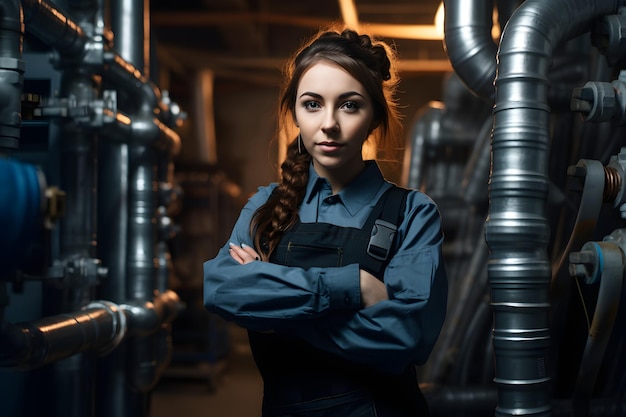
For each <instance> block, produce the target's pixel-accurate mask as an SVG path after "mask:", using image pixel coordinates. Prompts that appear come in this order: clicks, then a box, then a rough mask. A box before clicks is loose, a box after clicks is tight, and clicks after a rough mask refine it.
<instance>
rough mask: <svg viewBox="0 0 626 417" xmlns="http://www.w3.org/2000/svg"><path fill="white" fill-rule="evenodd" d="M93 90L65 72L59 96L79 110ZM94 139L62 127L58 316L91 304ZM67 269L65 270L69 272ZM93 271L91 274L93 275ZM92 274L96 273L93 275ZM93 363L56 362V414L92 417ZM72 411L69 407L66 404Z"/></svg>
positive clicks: (81, 358)
mask: <svg viewBox="0 0 626 417" xmlns="http://www.w3.org/2000/svg"><path fill="white" fill-rule="evenodd" d="M96 88H97V86H95V85H94V81H93V79H92V76H91V74H89V73H88V72H86V71H84V70H83V69H81V67H80V66H79V67H71V68H65V69H64V71H63V76H62V81H61V92H60V94H61V97H68V98H70V99H71V100H74V101H75V102H76V105H77V106H88V105H89V104H90V103H92V102H93V100H95V99H96V91H95V89H96ZM96 146H97V140H96V136H95V135H94V134H93V133H92V132H90V131H89V130H85V129H82V128H80V127H78V126H77V125H76V123H75V121H73V120H68V121H67V122H65V123H63V126H62V133H61V146H60V148H61V155H60V166H61V184H60V186H61V189H63V190H64V191H65V192H66V195H67V197H66V200H65V201H66V213H67V214H66V215H65V216H64V217H63V218H62V219H61V221H60V225H59V229H60V241H59V243H60V257H61V260H62V262H64V263H65V264H66V265H67V266H68V267H69V268H73V270H74V271H76V272H74V273H70V274H67V276H66V279H65V280H64V283H65V285H64V287H63V289H62V295H63V297H62V298H61V300H59V305H58V306H57V310H58V311H56V313H58V312H61V313H66V312H71V311H75V310H78V309H80V308H81V307H82V306H84V305H86V304H87V303H89V301H92V300H93V299H94V295H95V290H94V287H95V286H96V284H97V275H93V276H92V274H91V273H90V272H89V271H90V269H88V268H83V265H84V263H85V262H91V261H93V259H94V257H95V253H96V241H97V237H96V234H97V232H96V230H97V229H96V207H97V198H96V195H97V193H96V187H97V186H96V184H97V181H96V171H97V169H96V167H97V156H96ZM69 268H68V269H67V270H69ZM91 271H93V270H91ZM93 272H94V273H95V271H93ZM94 365H95V358H94V354H93V353H91V352H86V353H81V354H77V355H73V356H71V357H69V358H66V359H63V360H60V361H58V362H56V363H55V364H54V366H53V369H54V380H55V384H54V387H55V388H54V389H55V390H56V393H57V395H56V396H55V398H57V399H58V404H57V414H56V415H59V416H61V415H65V416H68V417H82V416H88V415H90V414H91V412H90V410H91V409H92V394H93V392H94V384H93V381H94V374H95V368H94ZM68 403H71V404H72V406H71V407H70V408H67V404H68Z"/></svg>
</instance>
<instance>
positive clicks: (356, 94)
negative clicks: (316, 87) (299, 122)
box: [300, 91, 364, 100]
mask: <svg viewBox="0 0 626 417" xmlns="http://www.w3.org/2000/svg"><path fill="white" fill-rule="evenodd" d="M304 96H310V97H314V98H317V99H321V98H322V95H321V94H318V93H314V92H312V91H305V92H304V93H302V94H300V98H302V97H304ZM352 96H359V97H363V94H361V93H359V92H356V91H348V92H345V93H342V94H339V98H340V99H342V100H343V99H346V98H348V97H352ZM363 98H364V97H363Z"/></svg>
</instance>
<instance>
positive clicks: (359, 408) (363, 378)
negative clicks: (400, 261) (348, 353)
mask: <svg viewBox="0 0 626 417" xmlns="http://www.w3.org/2000/svg"><path fill="white" fill-rule="evenodd" d="M382 200H384V198H381V201H379V203H378V204H377V206H376V208H374V210H373V211H372V214H371V215H370V218H369V219H368V220H367V221H366V224H365V225H364V227H363V229H356V228H350V227H339V226H334V225H331V224H326V223H298V224H297V225H296V226H295V227H294V228H293V229H292V230H291V231H290V232H288V233H286V234H285V235H284V236H283V238H282V240H281V242H280V244H279V246H278V247H277V249H276V250H275V251H274V254H273V255H272V257H271V261H272V262H274V263H277V264H282V265H287V266H299V267H303V268H305V269H307V268H310V267H313V266H318V267H336V266H342V265H348V264H354V263H358V264H363V263H367V262H365V261H364V259H366V258H367V257H368V256H369V255H368V254H367V249H368V243H369V242H370V234H371V230H372V226H373V225H374V221H375V220H376V218H377V217H378V215H379V213H380V212H381V211H382ZM375 275H377V276H382V272H381V273H380V274H375ZM333 314H354V313H353V312H352V313H348V312H346V313H337V312H333ZM249 336H250V345H251V348H252V352H253V355H254V358H255V361H256V363H257V366H258V368H259V371H260V373H261V376H262V377H263V382H264V398H263V416H264V417H331V416H332V417H368V416H378V417H418V416H419V417H421V416H428V415H429V413H428V407H427V405H426V402H425V400H424V398H423V396H422V393H421V392H420V389H419V386H418V383H417V379H416V375H415V369H414V367H412V366H411V367H409V368H408V369H407V370H406V371H405V372H404V373H402V374H400V375H392V374H386V373H383V372H379V371H375V370H373V369H372V368H369V367H367V366H365V365H360V364H357V363H351V362H348V361H346V360H345V359H342V358H339V357H337V356H335V355H333V354H330V353H327V352H324V351H321V350H318V349H315V348H313V347H311V346H310V345H309V344H307V343H305V342H303V341H302V340H300V339H298V338H294V337H288V336H284V335H280V334H274V333H271V334H269V333H257V332H252V331H250V332H249Z"/></svg>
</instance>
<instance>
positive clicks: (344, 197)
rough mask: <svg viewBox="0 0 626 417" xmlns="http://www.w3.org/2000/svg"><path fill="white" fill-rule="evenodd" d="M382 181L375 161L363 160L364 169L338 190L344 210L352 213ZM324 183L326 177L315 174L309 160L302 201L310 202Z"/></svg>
mask: <svg viewBox="0 0 626 417" xmlns="http://www.w3.org/2000/svg"><path fill="white" fill-rule="evenodd" d="M384 182H385V178H384V177H383V174H382V172H381V171H380V168H379V167H378V164H377V163H376V161H365V169H364V170H363V171H362V172H361V173H360V174H359V175H358V176H357V177H356V178H355V179H354V180H353V181H352V182H350V184H348V185H347V186H346V187H345V188H344V189H343V190H341V191H339V193H338V195H339V197H340V198H341V201H342V202H343V204H344V206H345V207H346V210H348V212H349V213H350V214H354V213H356V212H357V211H358V210H359V209H361V208H362V207H363V206H364V205H365V204H368V203H369V202H370V201H371V200H372V199H373V198H374V196H375V195H376V193H378V190H379V189H380V187H381V186H382V185H383V183H384ZM324 184H327V181H326V179H325V178H322V177H320V176H319V175H318V174H317V172H316V171H315V169H314V168H313V163H312V162H311V165H310V166H309V181H308V183H307V187H306V188H307V190H306V194H305V196H304V201H305V202H306V203H307V204H308V203H310V202H311V200H312V199H313V197H315V196H316V195H317V194H318V193H319V192H320V190H321V188H322V187H323V185H324Z"/></svg>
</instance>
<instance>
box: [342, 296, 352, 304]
mask: <svg viewBox="0 0 626 417" xmlns="http://www.w3.org/2000/svg"><path fill="white" fill-rule="evenodd" d="M343 301H344V302H345V303H346V305H350V301H352V300H350V297H346V298H344V299H343Z"/></svg>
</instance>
